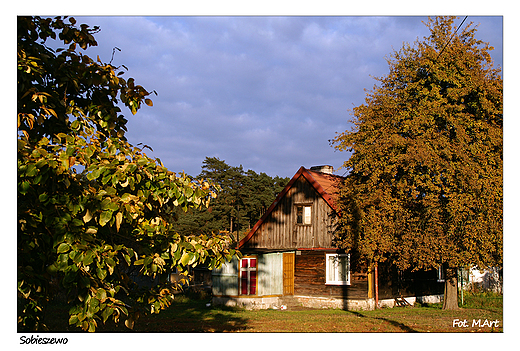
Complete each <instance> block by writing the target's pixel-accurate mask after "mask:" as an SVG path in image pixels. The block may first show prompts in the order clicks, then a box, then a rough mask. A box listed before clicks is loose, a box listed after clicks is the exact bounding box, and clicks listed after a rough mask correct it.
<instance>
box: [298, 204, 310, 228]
mask: <svg viewBox="0 0 520 351" xmlns="http://www.w3.org/2000/svg"><path fill="white" fill-rule="evenodd" d="M296 223H297V224H302V225H309V224H311V206H304V205H298V206H296Z"/></svg>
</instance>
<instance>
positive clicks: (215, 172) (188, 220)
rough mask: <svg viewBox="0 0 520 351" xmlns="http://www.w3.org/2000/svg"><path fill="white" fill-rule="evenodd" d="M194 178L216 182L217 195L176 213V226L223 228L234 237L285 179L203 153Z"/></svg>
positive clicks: (267, 203) (266, 204) (189, 229)
mask: <svg viewBox="0 0 520 351" xmlns="http://www.w3.org/2000/svg"><path fill="white" fill-rule="evenodd" d="M197 179H207V180H211V181H212V182H213V183H214V184H216V185H218V187H219V189H220V191H219V195H218V197H217V198H216V199H215V200H214V201H212V202H211V206H209V207H208V208H202V209H200V210H194V211H189V212H187V213H186V214H179V220H178V222H177V223H176V225H177V229H178V230H179V231H180V232H185V233H190V232H198V231H215V230H225V231H227V232H229V233H232V235H233V237H234V239H235V240H239V239H240V235H242V234H245V233H247V231H249V229H251V227H252V226H253V225H254V224H255V223H256V222H257V221H258V219H260V217H261V216H262V214H263V213H264V212H265V211H266V210H267V209H268V208H269V206H270V205H271V203H272V202H273V201H274V199H275V198H276V195H277V194H278V193H279V192H280V191H282V190H283V188H284V187H285V185H286V184H287V183H288V182H289V179H288V178H281V177H278V176H276V177H274V178H272V177H270V176H269V175H267V174H265V173H256V172H255V171H253V170H247V171H244V169H243V167H242V166H238V167H236V166H230V165H228V164H227V163H226V162H225V161H223V160H220V159H219V158H217V157H206V159H205V160H204V161H203V164H202V171H201V173H200V174H199V175H198V176H197Z"/></svg>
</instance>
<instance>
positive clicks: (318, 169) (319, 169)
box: [311, 165, 334, 174]
mask: <svg viewBox="0 0 520 351" xmlns="http://www.w3.org/2000/svg"><path fill="white" fill-rule="evenodd" d="M333 170H334V168H333V167H332V166H329V165H324V166H313V167H311V171H314V172H321V173H325V174H332V171H333Z"/></svg>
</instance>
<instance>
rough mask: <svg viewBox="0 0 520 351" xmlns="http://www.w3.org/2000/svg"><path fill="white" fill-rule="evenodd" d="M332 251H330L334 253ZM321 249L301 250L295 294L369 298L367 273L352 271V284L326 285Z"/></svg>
mask: <svg viewBox="0 0 520 351" xmlns="http://www.w3.org/2000/svg"><path fill="white" fill-rule="evenodd" d="M333 252H334V251H330V252H328V253H333ZM326 253H327V252H326V251H323V250H320V251H314V250H305V251H303V250H302V251H300V254H297V255H296V260H295V268H294V294H295V295H304V296H322V297H335V298H344V299H353V300H356V299H361V300H365V299H367V298H368V278H367V273H366V272H365V273H362V272H352V271H351V272H350V284H351V285H325V254H326Z"/></svg>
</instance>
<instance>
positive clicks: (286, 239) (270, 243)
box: [243, 176, 335, 250]
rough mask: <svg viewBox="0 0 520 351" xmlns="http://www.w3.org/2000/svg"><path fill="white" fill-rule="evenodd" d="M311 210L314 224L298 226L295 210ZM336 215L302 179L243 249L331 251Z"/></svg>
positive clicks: (279, 203) (294, 185)
mask: <svg viewBox="0 0 520 351" xmlns="http://www.w3.org/2000/svg"><path fill="white" fill-rule="evenodd" d="M298 205H305V206H309V205H310V206H311V211H312V212H311V213H312V223H311V224H310V225H303V224H297V223H296V222H297V216H296V206H298ZM334 222H335V219H334V211H333V210H332V208H331V207H330V206H329V205H328V204H327V203H326V202H325V200H324V199H323V198H322V197H321V196H320V195H319V194H318V193H317V192H316V190H315V189H314V188H313V187H312V186H311V184H310V183H309V182H308V181H307V180H306V179H305V178H304V177H303V176H300V177H299V178H298V179H297V180H296V182H295V183H294V184H293V186H292V187H291V188H290V189H289V190H288V191H287V193H286V194H285V196H284V197H283V198H282V199H281V200H280V201H279V202H278V204H277V206H276V207H275V208H274V209H273V211H272V212H271V213H270V215H269V216H268V217H267V218H266V219H265V220H264V222H263V223H262V225H261V226H260V227H259V228H258V230H257V231H256V233H255V235H254V236H253V237H251V239H250V240H249V241H247V242H246V243H245V245H244V246H243V249H248V248H249V249H253V248H263V249H278V250H287V249H297V248H331V247H332V229H333V228H332V226H333V223H334Z"/></svg>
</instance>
